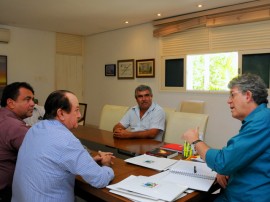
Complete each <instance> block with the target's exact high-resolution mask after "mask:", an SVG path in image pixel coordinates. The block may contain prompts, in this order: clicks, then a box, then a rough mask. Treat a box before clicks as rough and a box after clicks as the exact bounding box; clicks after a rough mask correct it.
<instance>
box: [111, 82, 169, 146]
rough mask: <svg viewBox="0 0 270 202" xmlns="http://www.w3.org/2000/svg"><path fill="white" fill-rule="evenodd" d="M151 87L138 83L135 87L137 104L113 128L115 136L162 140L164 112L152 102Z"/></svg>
mask: <svg viewBox="0 0 270 202" xmlns="http://www.w3.org/2000/svg"><path fill="white" fill-rule="evenodd" d="M152 98H153V93H152V89H151V88H150V87H149V86H146V85H140V86H138V87H137V88H136V89H135V99H136V101H137V103H138V105H137V106H135V107H132V108H131V109H130V110H129V111H128V112H127V113H126V114H125V115H124V117H123V118H122V119H121V121H120V122H119V123H118V124H116V125H115V126H114V128H113V132H114V137H115V138H153V139H155V140H158V141H162V140H163V133H164V127H165V112H164V110H163V109H162V108H161V107H160V106H159V105H158V104H156V103H153V102H152ZM127 128H129V129H130V130H127Z"/></svg>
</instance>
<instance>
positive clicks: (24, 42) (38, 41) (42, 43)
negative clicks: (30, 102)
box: [0, 26, 55, 105]
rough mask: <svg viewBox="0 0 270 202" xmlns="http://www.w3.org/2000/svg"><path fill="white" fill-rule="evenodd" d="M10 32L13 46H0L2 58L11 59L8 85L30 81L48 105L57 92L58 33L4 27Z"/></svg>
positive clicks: (36, 93) (39, 97)
mask: <svg viewBox="0 0 270 202" xmlns="http://www.w3.org/2000/svg"><path fill="white" fill-rule="evenodd" d="M0 27H1V28H7V29H9V30H10V33H11V36H10V42H9V43H7V44H5V43H0V55H7V56H8V83H12V82H15V81H26V82H28V83H30V84H31V85H32V87H33V88H34V90H35V97H36V98H38V99H39V102H40V104H42V105H43V104H44V102H45V100H46V98H47V96H48V94H49V93H50V92H52V91H53V90H54V63H55V33H53V32H44V31H38V30H33V29H23V28H17V27H9V26H0Z"/></svg>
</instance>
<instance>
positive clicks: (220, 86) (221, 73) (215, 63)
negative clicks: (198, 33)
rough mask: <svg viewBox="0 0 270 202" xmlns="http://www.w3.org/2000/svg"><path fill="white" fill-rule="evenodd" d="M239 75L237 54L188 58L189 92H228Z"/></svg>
mask: <svg viewBox="0 0 270 202" xmlns="http://www.w3.org/2000/svg"><path fill="white" fill-rule="evenodd" d="M237 75H238V54H237V52H230V53H215V54H204V55H188V56H187V90H210V91H223V90H228V88H227V85H228V82H229V81H230V80H231V79H232V78H234V77H235V76H237Z"/></svg>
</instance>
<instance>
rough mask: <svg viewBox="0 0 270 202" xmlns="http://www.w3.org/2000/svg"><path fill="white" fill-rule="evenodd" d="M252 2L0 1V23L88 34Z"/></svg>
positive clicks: (139, 0)
mask: <svg viewBox="0 0 270 202" xmlns="http://www.w3.org/2000/svg"><path fill="white" fill-rule="evenodd" d="M251 1H255V0H0V24H2V25H10V26H16V27H25V28H33V29H40V30H46V31H53V32H62V33H70V34H79V35H91V34H95V33H101V32H106V31H110V30H115V29H120V28H125V27H128V26H134V25H138V24H143V23H147V22H152V21H153V20H157V19H162V18H167V17H171V16H176V15H182V14H187V13H192V12H198V11H202V10H208V9H212V8H218V7H224V6H228V5H233V4H239V3H244V2H251ZM197 4H202V5H203V7H202V8H198V7H197ZM157 13H161V14H162V17H157V16H156V14H157ZM126 20H128V21H129V24H128V25H127V24H125V23H124V22H125V21H126Z"/></svg>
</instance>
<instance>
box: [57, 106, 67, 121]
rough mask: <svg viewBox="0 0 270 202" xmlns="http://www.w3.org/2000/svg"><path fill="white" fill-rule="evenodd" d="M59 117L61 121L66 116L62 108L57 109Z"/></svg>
mask: <svg viewBox="0 0 270 202" xmlns="http://www.w3.org/2000/svg"><path fill="white" fill-rule="evenodd" d="M56 114H57V117H58V119H59V120H60V121H64V120H65V117H64V111H63V110H62V109H60V108H59V109H57V113H56Z"/></svg>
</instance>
